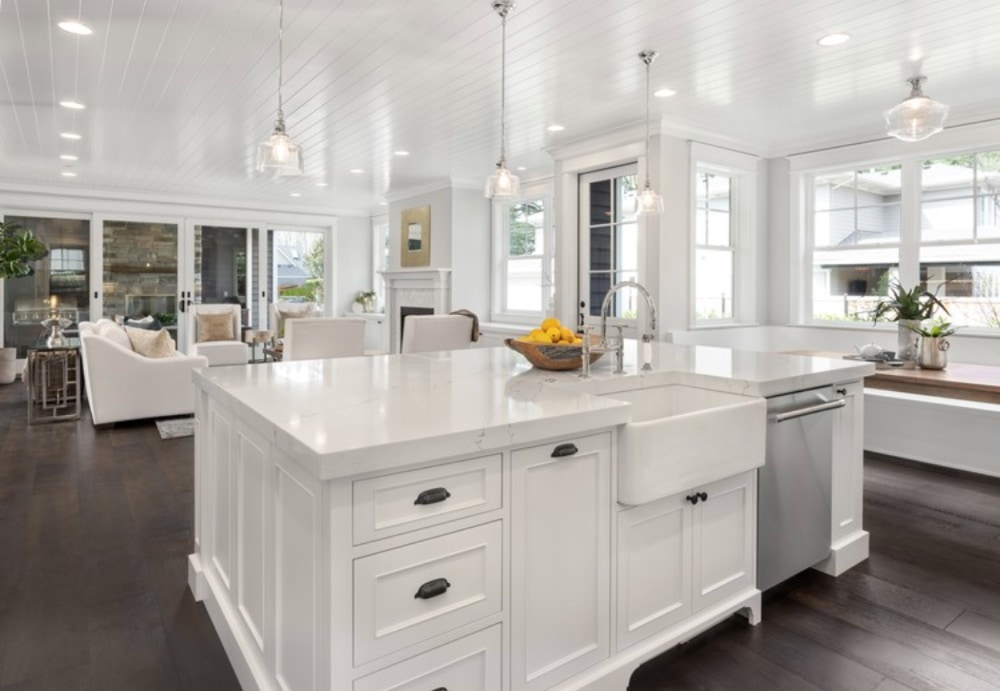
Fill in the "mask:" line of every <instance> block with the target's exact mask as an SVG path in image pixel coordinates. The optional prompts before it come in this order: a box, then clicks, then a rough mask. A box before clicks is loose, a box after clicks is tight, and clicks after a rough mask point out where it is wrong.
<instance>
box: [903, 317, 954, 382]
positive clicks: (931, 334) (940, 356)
mask: <svg viewBox="0 0 1000 691" xmlns="http://www.w3.org/2000/svg"><path fill="white" fill-rule="evenodd" d="M908 328H909V329H910V331H913V332H914V333H916V334H917V335H918V336H920V345H919V347H918V349H917V365H919V366H920V367H922V368H924V369H944V368H945V367H946V366H947V365H948V348H950V347H951V343H949V342H948V340H947V337H948V336H951V335H952V334H954V333H955V332H957V331H958V329H959V328H960V327H957V326H954V325H952V323H951V322H947V321H945V320H944V319H942V318H940V317H937V318H935V319H932V320H931V321H929V322H926V323H923V322H921V323H918V324H917V325H916V326H910V327H908Z"/></svg>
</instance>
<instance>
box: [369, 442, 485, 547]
mask: <svg viewBox="0 0 1000 691" xmlns="http://www.w3.org/2000/svg"><path fill="white" fill-rule="evenodd" d="M353 491H354V500H353V501H354V544H356V545H360V544H363V543H365V542H371V541H373V540H379V539H381V538H383V537H389V536H391V535H399V534H400V533H406V532H409V531H411V530H417V529H418V528H426V527H428V526H432V525H437V524H439V523H445V522H446V521H451V520H454V519H457V518H464V517H465V516H473V515H475V514H478V513H484V512H486V511H492V510H494V509H498V508H500V505H501V500H500V496H501V491H500V454H496V455H494V456H485V457H483V458H471V459H469V460H466V461H458V462H457V463H446V464H444V465H437V466H434V467H432V468H421V469H419V470H411V471H407V472H405V473H393V474H392V475H382V476H380V477H374V478H369V479H367V480H358V481H357V482H355V483H354V490H353Z"/></svg>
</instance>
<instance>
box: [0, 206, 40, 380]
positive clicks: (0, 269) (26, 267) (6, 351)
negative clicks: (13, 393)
mask: <svg viewBox="0 0 1000 691" xmlns="http://www.w3.org/2000/svg"><path fill="white" fill-rule="evenodd" d="M48 253H49V248H48V247H46V246H45V243H44V242H42V241H41V240H39V239H38V238H37V237H35V234H34V233H32V232H31V231H30V230H27V229H25V228H22V227H21V226H19V225H18V224H17V223H12V222H7V221H4V222H2V223H0V279H10V278H21V277H22V276H30V275H31V274H33V273H34V271H35V267H34V263H35V262H37V261H38V260H39V259H44V258H45V256H46V255H47V254H48ZM16 378H17V349H16V348H0V384H10V383H11V382H12V381H14V380H15V379H16Z"/></svg>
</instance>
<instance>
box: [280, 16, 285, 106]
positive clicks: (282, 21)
mask: <svg viewBox="0 0 1000 691" xmlns="http://www.w3.org/2000/svg"><path fill="white" fill-rule="evenodd" d="M284 33H285V0H278V121H279V122H280V123H281V124H282V126H284V120H285V112H284V109H283V107H282V106H283V105H284V104H283V102H282V100H281V85H282V82H283V81H284V62H285V50H284Z"/></svg>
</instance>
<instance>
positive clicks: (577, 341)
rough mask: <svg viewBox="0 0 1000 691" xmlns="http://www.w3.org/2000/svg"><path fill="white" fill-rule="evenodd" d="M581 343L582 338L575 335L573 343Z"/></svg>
mask: <svg viewBox="0 0 1000 691" xmlns="http://www.w3.org/2000/svg"><path fill="white" fill-rule="evenodd" d="M582 344H583V339H582V338H579V337H577V338H574V339H573V345H582Z"/></svg>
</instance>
